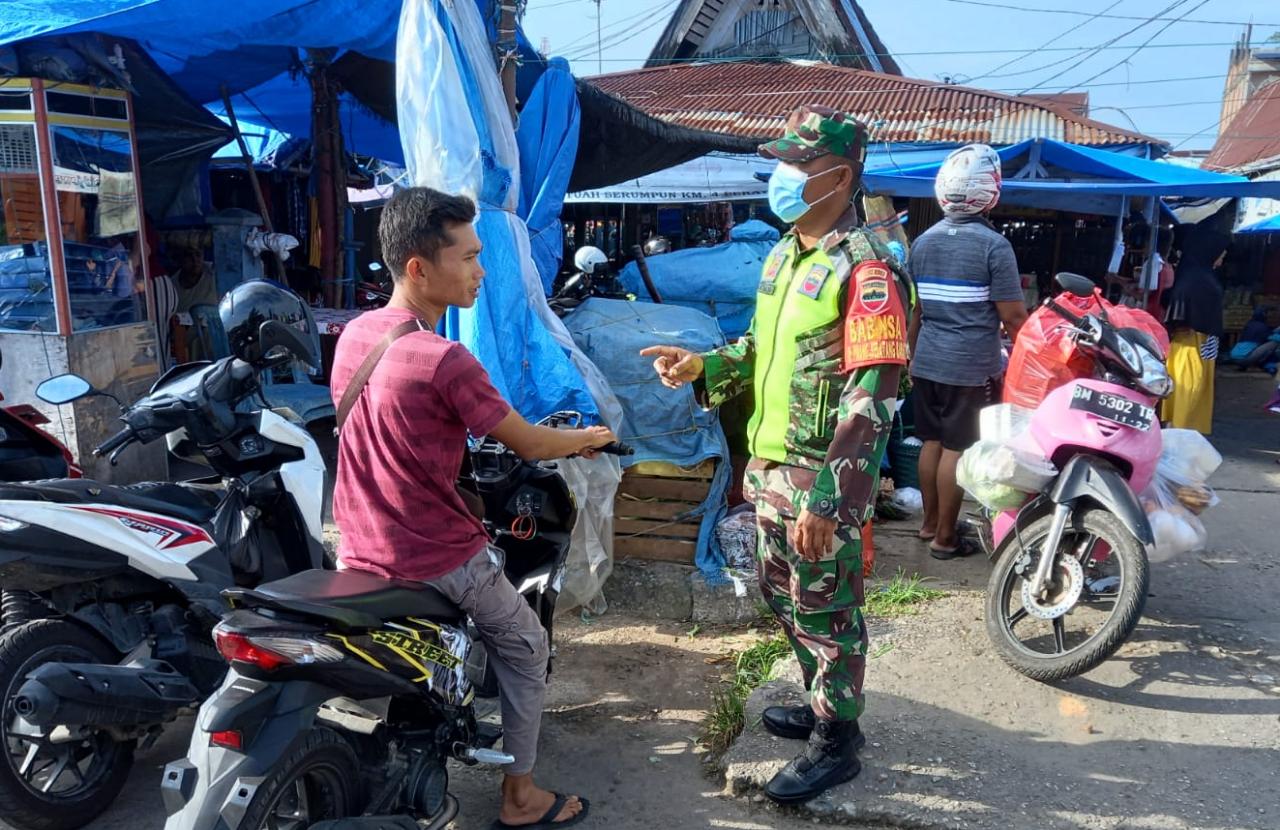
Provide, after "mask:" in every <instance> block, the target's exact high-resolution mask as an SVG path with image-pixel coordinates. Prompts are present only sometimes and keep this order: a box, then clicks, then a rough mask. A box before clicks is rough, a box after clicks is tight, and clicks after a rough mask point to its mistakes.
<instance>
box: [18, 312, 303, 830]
mask: <svg viewBox="0 0 1280 830" xmlns="http://www.w3.org/2000/svg"><path fill="white" fill-rule="evenodd" d="M258 346H259V347H260V348H259V349H258V351H256V352H255V354H256V355H258V356H257V357H256V358H255V359H254V361H253V362H245V361H244V360H241V359H239V358H235V357H227V358H224V359H222V360H219V361H217V362H212V363H209V362H202V363H189V364H186V365H183V366H178V367H176V368H174V369H172V370H170V371H169V372H168V373H167V374H165V375H164V376H163V377H162V378H160V380H159V381H157V382H156V384H155V385H154V386H153V387H152V389H151V392H150V394H148V395H147V396H146V397H144V398H143V399H141V400H139V401H138V402H136V403H135V404H134V405H133V406H132V407H130V408H129V409H128V410H127V411H126V412H125V413H124V414H123V415H122V417H121V420H122V421H123V422H124V428H123V429H121V430H120V431H119V432H118V433H116V434H115V435H114V436H112V437H111V438H109V439H107V440H106V441H105V442H104V443H103V444H102V445H101V446H99V447H98V448H97V450H96V451H95V454H97V455H106V454H110V455H111V458H112V460H113V461H114V459H115V458H116V456H118V455H119V454H120V453H121V452H122V451H123V450H124V449H125V448H126V447H128V446H130V445H131V444H134V443H139V444H146V443H150V442H153V441H156V440H159V439H161V438H164V439H166V440H167V442H168V445H169V449H170V451H171V452H173V453H174V454H175V455H177V456H179V457H182V458H186V459H192V460H200V461H203V462H204V463H206V464H208V465H209V466H210V467H212V468H213V470H214V471H215V472H216V473H217V474H218V478H216V479H213V480H210V481H206V482H201V483H182V484H176V483H168V482H159V483H147V484H136V485H128V486H112V485H107V484H102V483H99V482H96V481H92V480H88V479H60V480H52V481H38V482H28V483H24V484H0V584H3V585H4V586H5V587H6V589H10V590H18V591H26V592H30V594H31V595H33V596H34V597H36V598H37V601H38V603H39V605H40V606H41V611H42V614H41V615H40V616H41V617H42V618H37V619H32V620H29V621H27V622H24V623H22V624H20V625H17V626H14V627H11V628H9V629H7V630H6V631H5V632H4V634H3V636H0V693H2V695H3V697H2V698H0V700H2V701H3V706H4V708H3V713H4V714H3V719H2V721H0V730H2V731H3V735H4V750H5V751H4V752H3V753H0V754H2V755H3V759H2V760H0V816H3V817H4V820H5V822H7V823H9V824H10V825H12V826H15V827H18V828H20V829H21V830H71V828H75V827H80V826H82V825H84V824H86V823H88V822H89V821H90V820H92V819H93V818H95V817H96V816H98V815H99V814H100V813H101V812H102V811H103V810H105V809H106V808H107V807H108V806H109V805H110V804H111V802H112V801H113V800H114V799H115V797H116V796H117V795H118V794H119V792H120V790H121V788H122V787H123V786H124V783H125V780H126V778H127V777H128V774H129V769H130V766H131V764H132V761H133V752H134V749H135V746H136V745H137V743H138V742H139V741H142V742H143V743H144V745H145V744H146V743H148V742H152V741H154V740H155V738H156V737H157V736H158V735H159V733H160V730H161V728H162V726H163V724H165V723H167V722H169V721H172V720H173V719H174V718H175V717H177V716H178V715H179V714H181V713H183V712H193V711H195V709H196V708H197V707H198V706H199V705H200V702H201V701H203V700H204V699H205V698H206V697H207V696H208V695H209V694H210V693H212V692H213V691H214V690H215V689H216V688H218V685H219V684H220V682H221V681H222V677H223V675H224V674H225V673H226V663H225V662H224V661H223V659H222V658H221V656H220V655H219V654H218V652H217V651H216V650H215V648H214V644H213V639H212V635H211V632H212V629H213V626H214V625H215V624H216V623H217V622H218V620H219V618H220V617H221V616H222V615H223V614H225V613H226V612H227V611H229V610H230V609H229V606H228V605H227V603H226V601H225V600H224V599H223V598H222V592H223V591H224V590H227V589H229V588H234V587H237V586H242V587H247V586H254V585H257V584H259V583H262V582H270V581H273V580H278V579H281V578H283V577H286V576H288V575H290V574H293V573H298V572H301V571H305V570H309V569H314V568H320V567H322V566H323V564H324V553H323V551H324V549H323V546H322V544H321V508H322V499H323V492H324V472H325V467H324V461H323V459H322V458H321V456H320V451H319V449H318V447H317V446H316V443H315V441H314V440H313V439H312V437H311V435H310V434H309V433H308V432H307V431H306V430H305V429H304V428H303V427H302V426H300V425H299V424H297V423H294V422H293V421H292V420H291V419H290V418H289V413H287V412H285V411H271V410H269V409H265V408H263V409H259V410H256V411H248V412H241V411H237V406H238V405H239V404H241V403H242V402H244V401H247V400H249V399H250V398H251V397H252V396H253V395H254V394H255V393H256V392H258V391H259V388H260V386H259V374H260V373H262V372H269V371H271V370H272V369H273V368H274V367H276V366H279V365H283V364H284V363H287V362H289V361H292V360H294V359H301V360H302V361H304V362H307V363H309V364H312V365H314V364H315V362H316V359H317V358H316V356H315V355H314V354H312V349H311V347H310V346H309V344H308V342H307V341H306V340H305V339H304V338H303V337H302V336H301V335H300V334H299V332H298V330H297V329H295V328H292V327H291V326H288V325H286V324H284V323H282V322H279V321H277V320H267V321H266V322H263V323H262V324H261V327H260V328H259V329H258ZM37 394H39V395H40V397H41V398H42V399H43V400H45V401H47V402H49V403H53V404H64V403H69V402H71V401H73V400H76V399H79V398H82V397H85V396H89V395H94V394H102V393H99V392H97V391H96V390H94V389H93V388H92V387H91V386H90V384H89V383H88V382H87V381H85V380H84V379H82V378H79V377H77V376H75V375H61V376H58V377H56V378H52V379H50V380H48V381H45V382H44V383H43V384H42V385H41V387H40V389H39V390H38V393H37ZM241 408H244V407H241Z"/></svg>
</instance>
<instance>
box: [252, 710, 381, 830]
mask: <svg viewBox="0 0 1280 830" xmlns="http://www.w3.org/2000/svg"><path fill="white" fill-rule="evenodd" d="M359 769H360V762H359V760H358V759H357V758H356V753H355V750H353V749H352V747H351V744H349V743H347V742H346V741H345V740H343V738H342V736H341V735H339V734H338V733H337V732H334V731H333V730H332V729H326V728H324V727H317V728H315V729H313V730H311V731H310V732H309V733H307V735H306V737H304V738H303V739H302V740H301V741H300V742H298V745H297V747H296V748H295V749H294V750H293V751H292V752H290V753H289V755H288V756H287V757H285V758H284V760H282V761H281V762H280V763H278V764H276V765H275V767H274V768H273V769H272V771H271V773H270V774H269V775H268V776H267V777H266V778H265V779H263V781H262V783H261V784H259V785H258V790H257V792H256V793H254V796H253V800H252V801H250V802H249V806H248V808H247V809H246V810H245V811H244V817H243V818H241V820H240V825H239V827H238V828H231V830H306V828H307V827H309V826H311V825H312V824H315V823H316V822H320V821H329V820H332V819H339V818H347V817H349V816H354V815H359V813H360V810H361V809H362V807H363V805H362V804H361V803H360V793H359V783H358V782H359V778H360V776H359V772H358V771H359Z"/></svg>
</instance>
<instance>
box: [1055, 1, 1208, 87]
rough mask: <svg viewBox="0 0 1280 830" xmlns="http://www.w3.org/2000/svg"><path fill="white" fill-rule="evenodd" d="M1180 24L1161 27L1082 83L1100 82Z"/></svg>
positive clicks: (1203, 2) (1197, 5)
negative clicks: (1106, 75)
mask: <svg viewBox="0 0 1280 830" xmlns="http://www.w3.org/2000/svg"><path fill="white" fill-rule="evenodd" d="M1208 2H1209V0H1200V2H1199V3H1197V4H1196V5H1195V6H1194V7H1193V8H1192V9H1190V10H1188V12H1187V14H1190V13H1191V12H1193V11H1195V10H1196V9H1198V8H1200V7H1201V6H1203V5H1204V4H1205V3H1208ZM1178 22H1179V21H1178V20H1171V21H1169V22H1168V23H1166V24H1164V26H1162V27H1160V29H1159V31H1157V32H1156V33H1155V34H1153V35H1152V36H1151V37H1149V38H1147V39H1146V40H1145V41H1143V42H1142V43H1141V44H1139V45H1138V47H1137V48H1136V49H1134V50H1133V51H1132V52H1130V53H1129V54H1128V55H1126V56H1125V57H1123V58H1121V59H1120V60H1118V61H1116V62H1115V63H1113V64H1111V65H1110V66H1108V67H1107V68H1106V69H1104V70H1102V71H1101V72H1099V73H1097V74H1096V75H1090V76H1089V77H1088V78H1087V79H1086V80H1085V81H1083V82H1082V83H1086V84H1087V83H1089V82H1090V81H1096V80H1098V79H1099V78H1101V77H1102V76H1103V75H1105V74H1107V73H1108V72H1110V71H1111V70H1113V69H1115V68H1116V67H1118V66H1121V65H1123V64H1125V63H1128V62H1129V61H1131V60H1133V58H1134V57H1135V56H1137V54H1138V53H1139V52H1141V51H1142V50H1143V49H1145V48H1146V47H1148V46H1150V45H1151V41H1153V40H1155V39H1156V38H1158V37H1160V35H1162V34H1164V33H1165V31H1167V30H1168V29H1169V27H1170V26H1172V25H1174V24H1175V23H1178ZM1073 88H1074V86H1072V87H1068V89H1073Z"/></svg>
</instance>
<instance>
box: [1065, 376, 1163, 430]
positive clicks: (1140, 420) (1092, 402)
mask: <svg viewBox="0 0 1280 830" xmlns="http://www.w3.org/2000/svg"><path fill="white" fill-rule="evenodd" d="M1071 408H1072V409H1080V410H1083V411H1085V412H1088V413H1090V414H1092V415H1097V416H1098V417H1099V418H1106V419H1107V420H1108V421H1112V422H1114V423H1117V424H1121V425H1123V426H1126V427H1133V428H1134V429H1140V430H1142V431H1143V432H1147V431H1148V430H1150V429H1151V423H1152V422H1153V421H1154V420H1155V419H1156V411H1155V409H1154V408H1152V407H1150V406H1147V405H1146V404H1142V403H1138V402H1137V401H1131V400H1129V399H1128V398H1122V397H1120V396H1119V395H1112V394H1111V393H1110V392H1099V391H1098V390H1097V389H1090V388H1089V387H1087V386H1077V387H1076V388H1075V392H1073V393H1072V396H1071Z"/></svg>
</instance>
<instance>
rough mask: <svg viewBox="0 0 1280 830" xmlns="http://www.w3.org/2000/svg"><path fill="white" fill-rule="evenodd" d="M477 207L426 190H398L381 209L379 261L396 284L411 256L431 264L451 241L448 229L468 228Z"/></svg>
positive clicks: (460, 199)
mask: <svg viewBox="0 0 1280 830" xmlns="http://www.w3.org/2000/svg"><path fill="white" fill-rule="evenodd" d="M475 218H476V205H475V202H472V201H471V200H470V199H468V198H467V197H466V196H452V195H450V194H448V193H441V192H440V191H438V190H432V189H431V188H429V187H410V188H406V189H404V190H397V191H396V192H395V193H394V194H392V196H391V198H390V199H388V200H387V203H386V205H384V206H383V208H382V219H381V220H380V221H379V222H378V241H379V242H380V243H381V244H382V260H383V263H384V264H385V265H386V266H387V269H388V270H390V271H391V276H392V278H393V279H395V280H396V281H397V282H398V281H399V280H400V279H401V278H403V277H404V268H405V265H406V264H408V262H409V258H410V257H414V256H420V257H426V258H427V259H430V260H434V259H435V257H436V254H438V253H439V252H440V249H441V248H444V247H447V246H448V245H449V244H451V242H452V240H451V239H450V237H449V228H450V227H452V226H453V225H462V224H469V223H470V222H471V221H472V220H474V219H475Z"/></svg>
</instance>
